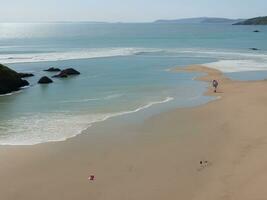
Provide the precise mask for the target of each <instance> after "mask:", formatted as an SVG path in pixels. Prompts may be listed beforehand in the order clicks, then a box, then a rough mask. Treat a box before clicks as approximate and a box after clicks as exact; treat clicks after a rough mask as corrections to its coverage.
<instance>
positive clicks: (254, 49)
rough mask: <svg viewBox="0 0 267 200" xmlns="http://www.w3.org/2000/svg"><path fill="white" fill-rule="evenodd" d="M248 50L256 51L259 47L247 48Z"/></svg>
mask: <svg viewBox="0 0 267 200" xmlns="http://www.w3.org/2000/svg"><path fill="white" fill-rule="evenodd" d="M249 49H250V50H253V51H258V50H259V49H257V48H249Z"/></svg>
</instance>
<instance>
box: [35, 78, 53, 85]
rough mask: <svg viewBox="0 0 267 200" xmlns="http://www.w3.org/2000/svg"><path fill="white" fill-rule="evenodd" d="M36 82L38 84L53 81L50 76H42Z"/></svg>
mask: <svg viewBox="0 0 267 200" xmlns="http://www.w3.org/2000/svg"><path fill="white" fill-rule="evenodd" d="M38 83H39V84H49V83H53V81H52V80H51V79H50V78H48V77H47V76H43V77H42V78H40V80H39V81H38Z"/></svg>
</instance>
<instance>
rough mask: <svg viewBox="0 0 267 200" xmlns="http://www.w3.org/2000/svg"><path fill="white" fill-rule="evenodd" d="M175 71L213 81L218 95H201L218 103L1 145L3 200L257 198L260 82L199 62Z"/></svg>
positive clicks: (261, 148) (262, 123)
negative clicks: (58, 138) (58, 137)
mask: <svg viewBox="0 0 267 200" xmlns="http://www.w3.org/2000/svg"><path fill="white" fill-rule="evenodd" d="M174 71H175V72H179V71H187V72H204V73H206V74H207V75H204V76H202V77H199V78H198V80H201V81H210V80H212V79H217V80H219V83H220V86H219V88H218V93H216V94H214V93H213V92H212V89H211V88H209V89H208V91H207V93H206V95H211V96H220V97H221V98H220V99H218V100H215V101H211V102H209V103H207V104H205V105H201V106H197V107H194V108H178V109H175V110H172V111H170V112H167V113H161V114H159V115H156V116H154V117H151V118H149V119H148V120H146V121H144V122H143V123H142V124H138V125H136V124H132V125H131V124H130V125H126V124H123V123H121V122H115V123H113V122H111V121H112V120H111V121H107V123H103V124H101V125H99V126H100V127H97V128H96V127H91V128H90V133H94V134H81V135H78V136H76V137H75V138H71V139H69V140H67V141H64V142H55V143H48V144H39V145H35V146H25V147H20V146H17V147H14V146H13V147H5V146H1V147H0V157H1V159H0V177H1V181H0V188H1V196H2V198H3V199H20V200H23V199H27V200H31V199H74V198H77V199H94V200H97V199H101V200H103V199H109V200H112V199H114V200H115V199H159V200H160V199H194V200H202V199H203V200H209V199H210V200H216V199H226V200H227V199H235V200H238V199H240V200H241V199H242V200H246V199H247V200H251V199H263V198H264V197H265V196H266V193H267V192H265V190H264V189H263V187H264V185H265V184H266V183H267V170H265V167H267V162H266V161H265V160H264V159H263V158H264V157H265V155H264V154H265V152H266V150H267V146H266V145H265V140H266V139H267V138H266V135H265V134H264V132H265V128H266V122H267V121H266V119H265V113H267V108H266V106H265V105H266V99H267V94H265V93H264V92H262V91H266V89H267V84H266V81H233V80H230V79H228V78H226V77H224V76H223V73H221V72H219V71H218V70H215V69H210V68H207V67H204V66H199V65H195V66H189V67H187V68H184V69H181V68H179V69H175V70H174ZM115 121H116V120H115ZM87 131H89V130H87ZM200 161H207V163H205V164H204V165H201V164H200ZM91 174H93V175H95V176H96V180H95V181H94V182H90V181H88V180H87V177H88V176H89V175H91Z"/></svg>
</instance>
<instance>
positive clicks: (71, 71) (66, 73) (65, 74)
mask: <svg viewBox="0 0 267 200" xmlns="http://www.w3.org/2000/svg"><path fill="white" fill-rule="evenodd" d="M79 74H80V72H78V71H77V70H75V69H73V68H68V69H64V70H62V71H61V72H60V73H59V74H57V75H55V76H53V77H56V78H66V77H68V76H71V75H79Z"/></svg>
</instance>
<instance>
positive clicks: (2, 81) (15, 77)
mask: <svg viewBox="0 0 267 200" xmlns="http://www.w3.org/2000/svg"><path fill="white" fill-rule="evenodd" d="M27 85H29V83H28V81H26V80H23V79H21V76H20V75H19V73H17V72H16V71H14V70H12V69H10V68H8V67H7V66H5V65H2V64H0V94H7V93H10V92H13V91H17V90H19V89H20V88H21V87H24V86H27Z"/></svg>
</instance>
